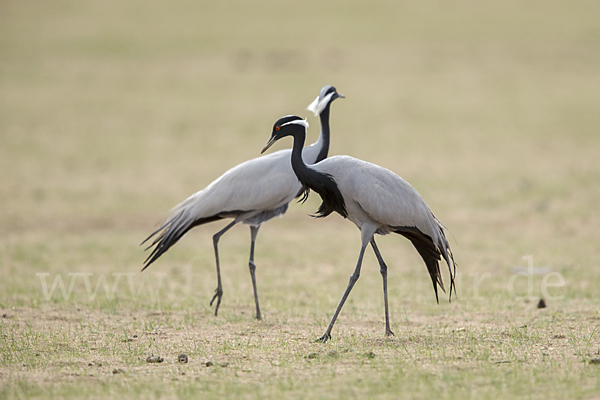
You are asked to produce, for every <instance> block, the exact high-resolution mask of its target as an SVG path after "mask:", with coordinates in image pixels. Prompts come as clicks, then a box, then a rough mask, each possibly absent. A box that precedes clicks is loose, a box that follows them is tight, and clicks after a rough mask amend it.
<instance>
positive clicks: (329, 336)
mask: <svg viewBox="0 0 600 400" xmlns="http://www.w3.org/2000/svg"><path fill="white" fill-rule="evenodd" d="M329 339H331V335H330V334H329V333H327V332H326V333H325V334H324V335H323V336H321V337H320V338H318V339H317V340H315V342H319V343H325V342H326V341H327V340H329Z"/></svg>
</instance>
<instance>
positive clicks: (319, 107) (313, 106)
mask: <svg viewBox="0 0 600 400" xmlns="http://www.w3.org/2000/svg"><path fill="white" fill-rule="evenodd" d="M334 94H335V92H331V93H329V94H327V96H325V97H323V98H322V99H320V100H319V97H317V98H316V99H315V101H313V102H312V103H310V106H308V108H307V110H308V111H312V112H313V113H314V114H315V117H316V116H318V115H321V113H322V112H323V110H324V109H325V107H327V104H329V102H330V101H331V98H332V97H333V95H334Z"/></svg>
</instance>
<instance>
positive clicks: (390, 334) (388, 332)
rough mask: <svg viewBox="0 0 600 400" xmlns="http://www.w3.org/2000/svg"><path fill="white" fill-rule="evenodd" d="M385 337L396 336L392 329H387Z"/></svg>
mask: <svg viewBox="0 0 600 400" xmlns="http://www.w3.org/2000/svg"><path fill="white" fill-rule="evenodd" d="M385 336H396V335H395V334H394V332H392V330H391V329H390V328H386V329H385Z"/></svg>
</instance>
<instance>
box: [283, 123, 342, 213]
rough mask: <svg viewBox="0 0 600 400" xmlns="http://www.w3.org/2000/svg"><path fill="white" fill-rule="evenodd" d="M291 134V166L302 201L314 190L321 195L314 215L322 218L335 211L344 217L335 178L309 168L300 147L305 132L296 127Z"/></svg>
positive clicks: (340, 195) (304, 137)
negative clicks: (299, 184) (297, 182)
mask: <svg viewBox="0 0 600 400" xmlns="http://www.w3.org/2000/svg"><path fill="white" fill-rule="evenodd" d="M292 136H293V138H294V147H293V148H292V168H293V169H294V173H295V174H296V176H297V177H298V180H299V181H300V183H301V184H302V187H303V196H302V201H304V200H306V198H307V197H308V193H309V192H310V190H314V191H315V192H317V193H318V194H319V196H321V200H323V202H322V203H321V205H320V206H319V209H318V210H317V213H316V214H315V215H314V216H315V217H317V218H323V217H326V216H328V215H329V214H331V213H332V212H334V211H335V212H337V213H338V214H340V215H341V216H342V217H344V218H346V217H347V216H348V213H347V211H346V204H345V203H344V197H343V196H342V193H341V192H340V189H339V188H338V185H337V183H336V182H335V180H334V179H333V178H332V177H331V175H329V174H326V173H323V172H319V171H316V170H315V169H313V168H310V167H309V166H307V165H306V164H305V163H304V160H302V148H303V147H304V141H305V140H306V132H305V131H304V130H303V129H297V130H295V131H294V133H292Z"/></svg>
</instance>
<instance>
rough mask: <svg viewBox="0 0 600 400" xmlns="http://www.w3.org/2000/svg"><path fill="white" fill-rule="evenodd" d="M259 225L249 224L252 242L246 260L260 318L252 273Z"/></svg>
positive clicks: (257, 315) (258, 313)
mask: <svg viewBox="0 0 600 400" xmlns="http://www.w3.org/2000/svg"><path fill="white" fill-rule="evenodd" d="M258 228H260V225H259V226H252V225H250V238H251V240H252V242H251V243H250V260H249V261H248V266H249V267H250V277H251V278H252V288H253V289H254V303H255V304H256V319H258V320H261V319H262V316H261V315H260V307H259V306H258V292H257V291H256V276H255V275H254V271H255V270H256V264H254V243H255V242H256V235H258Z"/></svg>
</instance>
